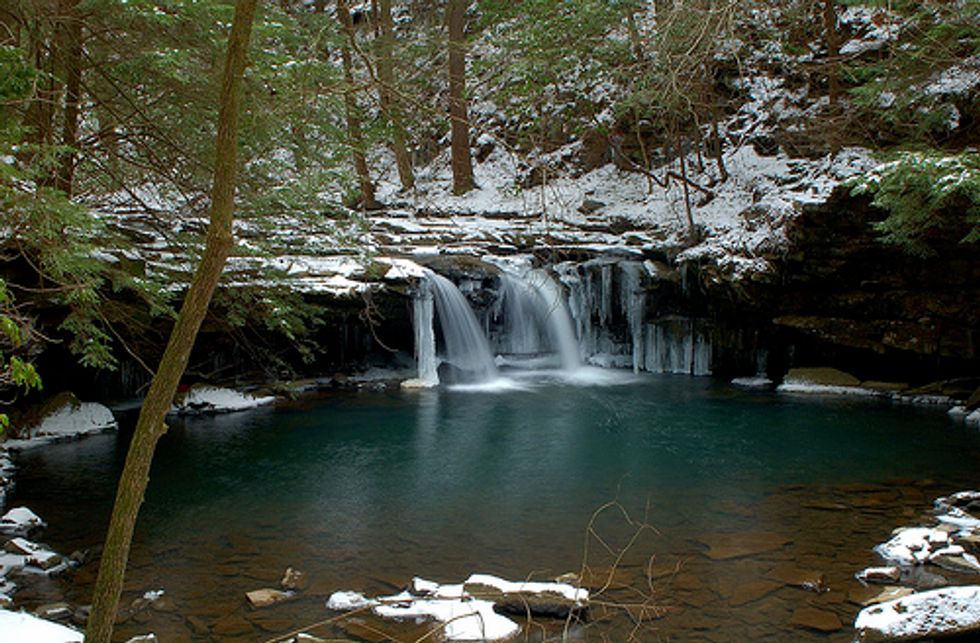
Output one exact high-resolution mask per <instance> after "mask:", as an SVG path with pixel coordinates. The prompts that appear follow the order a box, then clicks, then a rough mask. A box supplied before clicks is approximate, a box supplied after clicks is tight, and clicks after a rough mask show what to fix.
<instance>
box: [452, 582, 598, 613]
mask: <svg viewBox="0 0 980 643" xmlns="http://www.w3.org/2000/svg"><path fill="white" fill-rule="evenodd" d="M463 588H464V589H465V591H466V592H467V593H469V594H472V595H474V596H475V595H477V594H478V593H480V592H481V591H485V589H486V588H490V589H493V590H495V592H496V593H499V594H503V595H505V596H506V595H508V594H517V595H525V594H537V595H539V596H543V597H558V598H559V599H561V600H563V601H567V602H569V603H571V604H572V605H574V606H575V607H578V608H581V607H585V606H586V605H588V602H589V590H587V589H582V588H576V587H573V586H571V585H569V584H567V583H552V582H536V581H520V582H513V581H508V580H504V579H502V578H498V577H497V576H491V575H489V574H473V575H472V576H470V577H469V578H467V579H466V582H464V583H463Z"/></svg>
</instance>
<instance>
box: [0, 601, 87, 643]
mask: <svg viewBox="0 0 980 643" xmlns="http://www.w3.org/2000/svg"><path fill="white" fill-rule="evenodd" d="M83 638H84V635H83V634H82V633H81V632H79V631H77V630H73V629H72V628H70V627H67V626H65V625H59V624H58V623H52V622H51V621H45V620H44V619H41V618H38V617H36V616H31V615H30V614H28V613H26V612H12V611H10V610H5V609H0V643H75V642H76V641H77V642H78V643H81V641H82V639H83Z"/></svg>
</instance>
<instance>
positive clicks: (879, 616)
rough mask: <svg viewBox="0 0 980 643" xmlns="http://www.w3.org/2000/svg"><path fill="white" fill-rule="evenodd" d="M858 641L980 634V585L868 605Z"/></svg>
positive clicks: (860, 621)
mask: <svg viewBox="0 0 980 643" xmlns="http://www.w3.org/2000/svg"><path fill="white" fill-rule="evenodd" d="M854 629H855V630H857V638H856V640H857V641H862V642H863V643H875V642H877V641H916V640H920V639H929V638H935V637H941V636H954V635H964V634H975V633H980V586H978V585H968V586H964V587H945V588H943V589H934V590H931V591H928V592H922V593H919V594H913V595H911V596H906V597H904V598H898V599H895V600H892V601H887V602H885V603H881V604H879V605H873V606H871V607H866V608H864V609H863V610H861V612H860V613H859V614H858V616H857V619H855V621H854Z"/></svg>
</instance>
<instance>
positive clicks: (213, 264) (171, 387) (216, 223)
mask: <svg viewBox="0 0 980 643" xmlns="http://www.w3.org/2000/svg"><path fill="white" fill-rule="evenodd" d="M256 5H257V0H239V1H238V3H237V5H236V8H235V15H234V18H233V20H232V25H231V35H230V36H229V39H228V53H227V58H226V61H225V71H224V75H223V78H222V83H221V93H220V100H219V104H218V126H217V130H218V133H217V140H216V144H215V167H214V187H213V190H212V195H211V196H212V199H211V223H210V226H209V227H208V235H207V244H206V246H205V249H204V255H203V256H202V258H201V263H200V265H199V266H198V269H197V272H196V273H195V275H194V281H193V283H192V284H191V287H190V290H189V291H188V292H187V296H186V298H185V299H184V303H183V306H182V307H181V311H180V314H179V315H178V317H177V321H176V324H175V326H174V329H173V332H172V333H171V335H170V341H169V342H168V344H167V349H166V350H165V351H164V354H163V359H162V360H161V361H160V365H159V367H158V368H157V371H156V373H155V374H154V376H153V381H152V383H151V384H150V389H149V391H148V392H147V395H146V398H145V399H144V400H143V406H142V408H141V410H140V417H139V420H138V421H137V424H136V431H135V433H134V434H133V438H132V442H131V443H130V447H129V453H128V455H127V457H126V464H125V466H124V468H123V472H122V474H121V476H120V479H119V487H118V490H117V494H116V502H115V505H114V507H113V511H112V518H111V520H110V523H109V529H108V533H107V536H106V542H105V546H104V547H103V551H102V560H101V563H100V566H99V576H98V579H97V581H96V584H95V591H94V595H93V600H92V611H91V613H90V615H89V620H88V627H87V629H86V633H85V641H86V642H87V643H108V642H109V640H110V639H111V637H112V628H113V623H114V622H115V618H116V610H117V608H118V606H119V596H120V594H121V592H122V585H123V578H124V576H125V573H126V563H127V561H128V559H129V548H130V544H131V543H132V539H133V530H134V528H135V526H136V518H137V515H138V513H139V508H140V505H141V504H142V503H143V497H144V494H145V492H146V486H147V484H148V482H149V473H150V465H151V463H152V461H153V452H154V450H155V449H156V444H157V442H158V441H159V439H160V437H161V436H162V435H163V434H164V432H165V431H166V424H165V422H164V418H165V416H166V414H167V411H168V410H169V409H170V405H171V403H172V401H173V398H174V394H175V393H176V392H177V385H178V383H179V382H180V378H181V376H182V375H183V373H184V370H185V369H186V368H187V363H188V360H189V358H190V354H191V349H192V348H193V346H194V340H195V338H196V337H197V332H198V330H199V329H200V327H201V322H202V321H203V320H204V316H205V314H206V313H207V309H208V304H209V303H210V301H211V296H212V295H213V293H214V290H215V288H216V287H217V285H218V280H219V279H220V277H221V272H222V270H223V269H224V265H225V261H226V259H227V257H228V255H229V253H230V252H231V249H232V245H233V239H232V218H233V213H234V198H235V175H236V171H237V166H238V155H237V148H238V114H239V103H240V98H239V94H240V87H241V83H242V76H243V75H244V73H245V59H246V53H247V50H248V46H249V40H250V36H251V30H252V23H253V17H254V15H255V10H256Z"/></svg>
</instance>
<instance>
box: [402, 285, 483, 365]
mask: <svg viewBox="0 0 980 643" xmlns="http://www.w3.org/2000/svg"><path fill="white" fill-rule="evenodd" d="M425 279H426V280H427V281H428V284H429V286H431V288H432V294H433V295H434V297H435V310H436V313H438V315H439V328H440V330H441V331H442V339H443V349H444V353H443V359H442V361H443V362H444V363H446V364H449V365H451V366H452V367H453V368H454V369H455V370H456V372H457V373H458V374H459V375H460V377H461V378H462V379H464V380H467V381H472V382H485V381H488V380H492V379H494V378H495V377H496V376H497V367H496V365H495V364H494V362H493V355H491V353H490V346H489V344H488V343H487V338H486V336H485V335H484V333H483V329H482V328H480V324H479V322H478V321H477V319H476V315H474V314H473V309H472V308H470V304H469V302H468V301H466V297H464V296H463V294H462V293H461V292H460V291H459V289H458V288H457V287H456V286H455V284H453V282H451V281H449V280H448V279H446V278H445V277H443V276H442V275H439V274H436V273H434V272H432V271H431V270H426V271H425ZM416 335H418V331H416Z"/></svg>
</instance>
